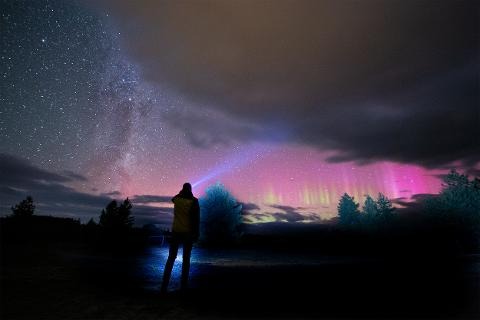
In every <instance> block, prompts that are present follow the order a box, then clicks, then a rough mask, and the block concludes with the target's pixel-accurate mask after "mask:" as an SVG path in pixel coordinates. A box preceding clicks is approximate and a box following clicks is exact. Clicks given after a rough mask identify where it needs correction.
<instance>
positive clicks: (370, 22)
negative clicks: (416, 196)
mask: <svg viewBox="0 0 480 320" xmlns="http://www.w3.org/2000/svg"><path fill="white" fill-rule="evenodd" d="M103 5H104V8H107V10H108V11H109V12H113V13H114V14H115V16H116V17H117V19H118V21H119V26H120V27H121V28H123V30H122V31H123V33H122V34H123V35H124V42H125V45H126V46H127V48H128V49H129V50H130V53H131V54H132V55H133V56H135V57H136V58H137V61H138V62H140V63H141V64H142V66H143V73H144V75H145V76H146V77H147V78H149V79H150V80H153V81H156V82H158V83H161V84H162V85H165V86H168V87H173V88H175V89H177V90H179V91H180V92H182V93H183V94H186V95H188V96H189V97H190V98H191V100H192V101H193V102H194V103H195V104H194V105H197V106H209V107H210V108H215V109H216V110H218V111H220V112H221V113H223V114H224V115H226V116H227V117H230V118H234V119H239V122H238V123H241V125H237V126H227V128H224V127H222V123H224V122H216V124H215V123H214V125H212V121H211V120H208V119H207V117H203V118H202V117H198V116H197V115H198V114H200V113H202V112H205V110H204V109H203V108H202V109H200V107H199V108H198V109H197V110H193V112H190V115H188V114H187V115H185V114H180V115H176V116H175V117H176V118H175V117H174V118H173V119H171V121H173V122H175V124H176V125H180V127H182V128H183V129H185V130H186V131H187V132H188V134H187V135H188V136H191V137H200V139H197V138H195V139H191V140H192V142H193V143H194V144H197V145H199V146H205V145H208V144H210V143H226V142H227V143H228V140H229V139H240V140H248V139H263V140H274V141H279V140H280V141H286V142H295V143H304V144H309V145H312V146H316V147H319V148H321V149H324V150H334V151H336V152H337V154H336V156H334V157H331V158H330V161H346V160H356V161H359V162H369V161H375V160H383V159H387V160H394V161H400V162H407V163H418V164H421V165H424V166H428V167H436V166H439V165H444V164H447V163H450V162H451V161H454V160H461V161H463V162H464V164H465V165H466V166H470V167H473V166H474V164H475V163H477V162H478V161H479V159H480V156H479V155H480V143H479V138H478V137H479V136H480V132H479V130H480V126H479V122H480V118H479V108H478V106H479V56H480V54H479V53H480V51H479V41H478V39H479V28H478V23H479V15H478V11H479V3H478V1H441V2H439V1H434V0H431V1H429V0H426V1H403V0H390V1H381V0H369V1H367V0H365V1H354V0H350V1H348V0H346V1H334V0H331V1H330V0H325V1H316V0H315V1H307V0H305V1H289V0H285V1H280V0H279V1H255V0H252V1H221V0H219V1H149V0H139V1H127V0H121V1H117V0H116V1H111V0H104V1H103ZM191 114H193V115H195V116H194V117H195V118H196V121H194V122H192V121H190V120H187V121H186V120H185V119H189V117H190V118H191V117H192V116H191ZM192 123H194V126H193V128H192ZM218 123H220V127H219V125H218ZM244 123H248V124H249V125H248V126H245V125H242V124H244ZM219 130H220V131H221V132H220V133H219Z"/></svg>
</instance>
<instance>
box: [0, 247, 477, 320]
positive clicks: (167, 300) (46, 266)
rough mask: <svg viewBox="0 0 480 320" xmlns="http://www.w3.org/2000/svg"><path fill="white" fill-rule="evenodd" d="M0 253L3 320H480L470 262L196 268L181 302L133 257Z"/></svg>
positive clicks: (26, 250) (73, 250)
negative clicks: (138, 268)
mask: <svg viewBox="0 0 480 320" xmlns="http://www.w3.org/2000/svg"><path fill="white" fill-rule="evenodd" d="M1 253H2V264H1V265H2V268H1V318H2V319H42V318H48V319H132V318H135V319H164V318H165V319H185V318H206V319H210V318H227V317H228V318H257V319H263V318H272V319H278V318H294V319H298V318H322V319H351V318H363V319H373V318H375V319H387V318H395V319H438V318H448V319H479V318H480V257H479V256H476V255H469V256H465V255H464V256H461V257H456V258H453V257H449V258H448V259H447V258H443V259H440V258H433V257H430V258H429V259H422V258H419V257H417V258H413V257H412V258H408V259H407V258H405V257H404V258H398V259H394V258H389V259H388V260H386V259H374V258H373V259H366V260H362V259H358V258H355V259H347V260H333V261H332V262H331V263H323V264H316V265H304V264H298V265H295V264H293V265H283V266H282V265H275V266H262V265H259V266H252V265H248V266H222V265H212V264H201V265H196V266H193V267H194V268H196V276H195V278H194V279H192V287H193V288H192V289H191V290H190V291H189V292H188V293H187V294H186V295H181V294H180V293H179V292H171V293H169V294H167V295H161V294H160V293H159V292H158V291H155V290H147V289H144V284H143V283H141V280H139V278H138V277H136V276H134V275H133V273H132V272H131V270H132V264H133V263H134V261H135V256H134V255H129V256H119V255H106V254H104V253H101V254H100V253H98V252H97V253H94V252H91V251H89V250H87V249H86V248H85V247H84V246H82V245H79V244H62V245H60V244H55V245H52V244H43V245H36V246H32V245H25V244H23V245H21V244H17V245H8V246H5V245H2V252H1ZM285 255H286V256H288V252H285ZM159 267H160V268H163V266H159ZM159 285H160V284H159Z"/></svg>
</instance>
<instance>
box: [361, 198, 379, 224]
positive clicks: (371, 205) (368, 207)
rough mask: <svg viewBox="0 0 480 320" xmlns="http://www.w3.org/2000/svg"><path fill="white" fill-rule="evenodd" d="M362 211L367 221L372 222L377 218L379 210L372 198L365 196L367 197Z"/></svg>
mask: <svg viewBox="0 0 480 320" xmlns="http://www.w3.org/2000/svg"><path fill="white" fill-rule="evenodd" d="M362 211H363V214H365V217H366V218H367V220H368V221H373V220H374V219H376V218H377V217H378V214H379V210H378V206H377V202H376V201H375V200H374V199H373V198H372V197H370V195H367V197H366V198H365V202H364V204H363V208H362Z"/></svg>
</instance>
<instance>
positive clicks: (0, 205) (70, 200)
mask: <svg viewBox="0 0 480 320" xmlns="http://www.w3.org/2000/svg"><path fill="white" fill-rule="evenodd" d="M0 176H1V179H0V214H1V215H4V214H10V213H11V211H10V207H11V206H13V205H14V204H16V203H18V202H19V201H21V200H22V199H24V198H25V197H26V196H27V195H31V196H32V197H33V199H34V202H35V205H36V211H37V213H38V214H48V215H60V216H69V217H73V218H78V219H80V220H82V221H83V222H86V221H87V220H88V219H90V218H95V219H97V218H98V217H99V215H100V212H101V210H102V209H103V208H104V207H105V206H106V205H107V204H108V203H109V202H110V201H111V200H112V197H111V196H119V195H120V194H119V193H118V191H114V192H111V193H108V194H101V195H94V194H88V193H83V192H79V191H76V190H74V189H73V188H71V187H69V186H68V185H66V183H69V182H74V181H76V180H80V181H86V180H85V179H84V177H82V176H80V175H78V174H76V173H73V172H64V173H63V174H58V173H53V172H49V171H47V170H44V169H40V168H37V167H35V166H33V165H31V164H30V163H29V162H27V161H25V160H23V159H20V158H16V157H13V156H11V155H6V154H0ZM150 197H153V196H150ZM171 212H172V209H171V208H163V207H161V208H157V207H150V206H146V205H142V206H137V205H134V208H133V214H134V216H135V222H136V224H138V225H142V224H144V223H147V222H152V223H159V224H171V220H172V218H171ZM97 220H98V219H97Z"/></svg>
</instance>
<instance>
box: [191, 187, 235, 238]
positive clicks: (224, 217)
mask: <svg viewBox="0 0 480 320" xmlns="http://www.w3.org/2000/svg"><path fill="white" fill-rule="evenodd" d="M199 203H200V242H201V243H203V244H228V243H232V242H235V241H236V240H238V239H239V238H240V236H241V234H242V232H241V230H240V226H241V223H242V214H241V212H242V205H241V204H239V203H238V202H237V200H236V199H235V198H234V197H233V196H232V195H231V194H230V192H228V190H227V189H226V188H225V186H224V185H222V184H220V183H216V184H214V185H212V186H210V187H208V188H207V190H206V191H205V196H204V197H201V198H200V199H199Z"/></svg>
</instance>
